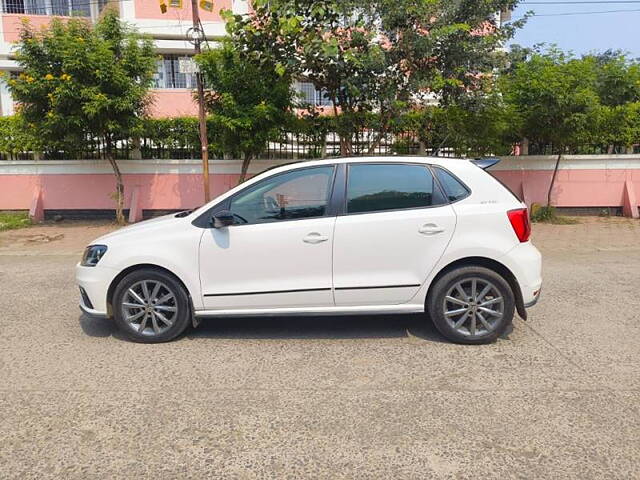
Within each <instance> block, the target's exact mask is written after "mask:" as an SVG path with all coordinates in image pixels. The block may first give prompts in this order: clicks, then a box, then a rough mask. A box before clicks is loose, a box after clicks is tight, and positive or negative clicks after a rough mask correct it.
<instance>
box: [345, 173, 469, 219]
mask: <svg viewBox="0 0 640 480" xmlns="http://www.w3.org/2000/svg"><path fill="white" fill-rule="evenodd" d="M346 165H347V172H346V173H347V174H346V175H345V184H344V199H343V203H342V211H341V212H340V213H338V216H351V215H368V214H371V213H386V212H402V211H405V210H422V209H425V208H438V207H443V206H445V205H449V204H450V203H452V202H449V201H448V198H447V195H446V194H445V192H444V190H443V189H442V186H441V185H440V182H438V179H437V178H436V176H435V173H434V172H433V170H432V169H431V165H430V164H428V163H422V162H389V161H380V162H376V161H367V162H349V163H346ZM352 165H417V166H421V167H424V168H426V169H427V171H428V172H429V173H430V174H431V176H432V177H433V179H434V185H435V186H436V188H437V189H438V190H439V191H440V194H441V195H442V198H444V200H445V202H444V203H440V204H438V205H427V206H423V207H407V208H388V209H385V210H370V211H368V212H351V213H349V211H348V210H347V188H348V185H349V169H350V168H349V167H351V166H352ZM463 185H464V184H463Z"/></svg>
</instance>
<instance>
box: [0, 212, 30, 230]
mask: <svg viewBox="0 0 640 480" xmlns="http://www.w3.org/2000/svg"><path fill="white" fill-rule="evenodd" d="M29 225H31V220H30V219H29V213H27V212H0V232H3V231H5V230H15V229H16V228H23V227H28V226H29Z"/></svg>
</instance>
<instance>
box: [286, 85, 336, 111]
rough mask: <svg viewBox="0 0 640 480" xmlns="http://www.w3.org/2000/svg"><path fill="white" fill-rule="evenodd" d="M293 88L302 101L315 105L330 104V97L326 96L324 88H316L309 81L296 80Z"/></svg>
mask: <svg viewBox="0 0 640 480" xmlns="http://www.w3.org/2000/svg"><path fill="white" fill-rule="evenodd" d="M293 89H294V90H295V91H296V92H298V94H299V97H300V99H301V100H302V103H305V104H307V105H315V106H325V107H326V106H330V105H332V103H331V99H330V98H329V97H328V96H327V93H326V90H318V89H316V87H314V85H313V83H311V82H296V83H295V84H294V85H293Z"/></svg>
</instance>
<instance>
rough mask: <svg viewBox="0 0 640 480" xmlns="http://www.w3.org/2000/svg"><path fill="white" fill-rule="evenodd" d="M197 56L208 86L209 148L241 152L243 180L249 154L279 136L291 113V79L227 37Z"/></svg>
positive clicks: (247, 167) (252, 153)
mask: <svg viewBox="0 0 640 480" xmlns="http://www.w3.org/2000/svg"><path fill="white" fill-rule="evenodd" d="M197 61H198V64H199V65H200V69H201V71H202V73H203V75H204V79H205V84H206V86H207V89H208V91H207V93H206V102H207V110H208V111H209V114H210V125H212V126H213V130H214V133H213V135H212V148H214V149H216V150H218V152H219V153H225V154H231V155H234V156H241V157H242V159H243V162H242V172H241V175H240V182H243V181H244V180H245V178H246V176H247V171H248V169H249V164H250V162H251V160H252V159H253V158H255V157H256V156H258V155H259V154H260V153H262V152H263V151H264V150H265V149H266V147H267V146H268V142H269V141H270V140H276V139H278V138H279V136H280V135H281V128H282V127H283V126H284V125H285V124H286V123H287V121H288V118H289V116H290V115H291V113H290V111H291V108H292V105H293V103H292V101H293V91H292V89H291V79H290V77H288V76H287V75H280V74H278V73H277V72H276V70H275V68H274V67H273V66H272V65H268V64H261V63H258V62H255V61H252V59H250V58H246V57H243V56H241V55H240V54H239V53H238V51H237V50H235V49H234V48H233V46H232V45H231V44H230V43H229V42H228V41H223V43H222V45H221V46H220V47H219V48H217V49H214V50H209V51H207V52H205V53H202V54H201V55H200V56H199V57H198V59H197Z"/></svg>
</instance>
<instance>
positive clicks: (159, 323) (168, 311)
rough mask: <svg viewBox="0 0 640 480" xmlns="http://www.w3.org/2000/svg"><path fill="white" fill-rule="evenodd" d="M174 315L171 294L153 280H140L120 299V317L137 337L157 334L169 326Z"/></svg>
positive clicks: (175, 306)
mask: <svg viewBox="0 0 640 480" xmlns="http://www.w3.org/2000/svg"><path fill="white" fill-rule="evenodd" d="M177 315H178V304H177V301H176V295H175V293H174V292H173V291H172V290H171V289H170V288H169V287H168V286H167V285H166V284H164V283H162V282H160V281H157V280H142V281H139V282H137V283H134V284H133V285H131V287H129V288H128V289H127V290H126V291H125V292H124V295H123V298H122V318H123V319H124V321H125V322H126V323H127V325H129V327H131V329H132V330H133V331H135V332H136V333H138V334H141V335H148V336H153V335H160V334H161V333H164V332H166V331H167V330H168V329H169V328H171V327H172V326H173V324H174V323H175V321H176V319H177V318H178V317H177Z"/></svg>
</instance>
